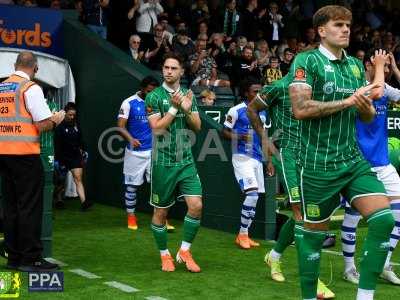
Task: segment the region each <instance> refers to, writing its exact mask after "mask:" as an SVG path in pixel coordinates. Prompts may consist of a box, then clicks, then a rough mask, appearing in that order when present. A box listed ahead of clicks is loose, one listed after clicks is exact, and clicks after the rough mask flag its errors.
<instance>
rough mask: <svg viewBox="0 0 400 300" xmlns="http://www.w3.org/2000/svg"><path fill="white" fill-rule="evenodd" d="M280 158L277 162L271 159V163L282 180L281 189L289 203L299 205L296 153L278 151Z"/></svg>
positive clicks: (275, 159) (286, 150)
mask: <svg viewBox="0 0 400 300" xmlns="http://www.w3.org/2000/svg"><path fill="white" fill-rule="evenodd" d="M279 153H280V158H281V160H280V161H279V160H278V159H277V158H276V157H275V156H273V157H272V163H273V164H274V166H275V169H276V170H277V172H278V173H279V175H280V177H281V178H282V179H283V187H284V188H285V191H286V193H287V194H288V195H289V202H290V203H300V202H301V199H300V188H299V180H298V172H297V164H296V155H297V154H296V152H295V150H293V149H287V148H285V149H283V148H281V149H280V150H279Z"/></svg>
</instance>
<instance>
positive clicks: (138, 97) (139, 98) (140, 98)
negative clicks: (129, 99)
mask: <svg viewBox="0 0 400 300" xmlns="http://www.w3.org/2000/svg"><path fill="white" fill-rule="evenodd" d="M136 99H137V100H138V101H144V99H142V97H140V92H136Z"/></svg>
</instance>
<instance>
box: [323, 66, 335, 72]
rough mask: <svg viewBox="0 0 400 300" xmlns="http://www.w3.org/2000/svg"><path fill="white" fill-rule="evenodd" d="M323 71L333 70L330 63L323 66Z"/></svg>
mask: <svg viewBox="0 0 400 300" xmlns="http://www.w3.org/2000/svg"><path fill="white" fill-rule="evenodd" d="M324 69H325V72H334V70H333V67H332V66H331V65H326V66H324Z"/></svg>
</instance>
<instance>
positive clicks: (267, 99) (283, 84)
mask: <svg viewBox="0 0 400 300" xmlns="http://www.w3.org/2000/svg"><path fill="white" fill-rule="evenodd" d="M290 83H291V81H290V78H289V77H288V76H285V77H283V78H282V79H280V80H277V81H274V82H273V83H272V84H270V85H265V86H264V87H263V88H262V89H261V91H260V92H259V94H258V95H257V99H258V100H259V101H261V102H262V103H263V104H264V105H265V107H266V108H268V111H269V115H270V118H271V121H272V127H273V128H274V133H273V135H274V136H277V138H278V140H277V142H278V144H279V147H280V148H281V149H282V148H290V149H294V150H297V149H298V147H299V145H298V144H299V129H300V125H299V121H298V120H296V119H295V118H294V117H293V113H292V106H291V103H290V98H289V92H288V88H289V84H290Z"/></svg>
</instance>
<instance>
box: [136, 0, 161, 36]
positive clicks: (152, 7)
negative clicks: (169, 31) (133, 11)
mask: <svg viewBox="0 0 400 300" xmlns="http://www.w3.org/2000/svg"><path fill="white" fill-rule="evenodd" d="M162 12H164V9H163V7H162V6H161V4H160V1H159V0H140V1H139V8H138V13H139V16H138V18H137V20H136V30H137V32H140V33H150V32H151V30H152V29H153V28H154V27H155V25H156V24H157V23H158V21H157V16H158V15H159V14H161V13H162Z"/></svg>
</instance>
